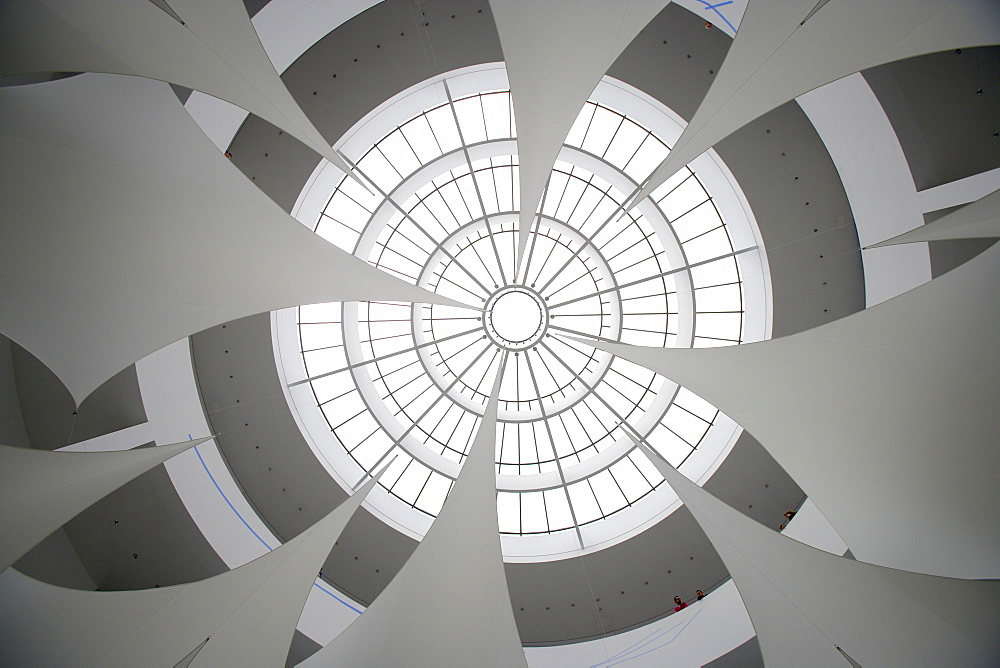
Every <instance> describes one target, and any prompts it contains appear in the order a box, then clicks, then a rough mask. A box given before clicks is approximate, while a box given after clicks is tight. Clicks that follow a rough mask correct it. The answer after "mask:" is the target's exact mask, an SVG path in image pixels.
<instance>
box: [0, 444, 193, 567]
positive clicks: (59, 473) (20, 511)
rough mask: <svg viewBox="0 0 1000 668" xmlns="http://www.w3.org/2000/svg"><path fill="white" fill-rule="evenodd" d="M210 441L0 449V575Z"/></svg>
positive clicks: (2, 447) (3, 446) (4, 447)
mask: <svg viewBox="0 0 1000 668" xmlns="http://www.w3.org/2000/svg"><path fill="white" fill-rule="evenodd" d="M209 438H211V437H209V436H206V437H205V438H201V439H198V440H196V441H187V442H184V443H174V444H173V445H164V446H161V447H158V448H143V449H141V450H130V451H125V452H50V451H48V450H31V449H29V448H12V447H9V446H6V445H0V536H3V540H2V541H0V571H3V570H5V569H6V568H7V567H9V566H10V565H11V564H13V563H14V562H16V561H17V560H18V559H20V558H21V557H22V556H24V555H25V554H26V553H27V552H28V551H29V550H31V548H33V547H34V546H35V545H37V544H38V543H40V542H41V541H42V540H44V539H45V537H46V536H48V535H49V534H51V533H52V532H53V531H55V530H56V529H58V528H59V527H61V526H62V525H64V524H66V522H69V521H70V520H71V519H73V518H74V517H76V516H77V515H78V514H80V513H81V512H82V511H84V510H86V509H87V508H89V507H90V506H92V505H93V504H94V503H96V502H97V501H99V500H100V499H103V498H104V497H105V496H107V495H108V494H110V493H111V492H113V491H115V490H116V489H118V488H119V487H121V486H122V485H124V484H125V483H127V482H129V481H131V480H132V479H134V478H136V477H138V476H140V475H142V474H143V473H145V472H146V471H148V470H149V469H151V468H153V467H154V466H157V465H159V464H162V463H163V462H164V461H166V460H167V459H170V458H171V457H173V456H174V455H179V454H180V453H182V452H184V451H185V450H188V449H189V448H192V447H194V446H196V445H198V444H199V443H204V442H205V441H207V440H208V439H209ZM136 445H139V444H138V443H137V444H136Z"/></svg>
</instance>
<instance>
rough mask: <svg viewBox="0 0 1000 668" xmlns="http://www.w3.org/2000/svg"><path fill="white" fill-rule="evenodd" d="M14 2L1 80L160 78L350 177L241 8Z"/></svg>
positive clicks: (224, 0)
mask: <svg viewBox="0 0 1000 668" xmlns="http://www.w3.org/2000/svg"><path fill="white" fill-rule="evenodd" d="M169 6H170V7H171V8H172V9H173V10H174V12H175V13H176V15H177V16H178V17H179V18H180V20H181V21H183V23H181V22H179V21H177V20H176V19H175V18H174V17H173V16H171V14H170V13H168V12H166V11H164V10H163V9H161V8H160V7H157V6H156V5H155V4H154V3H152V2H138V1H136V2H117V1H115V0H88V1H87V2H65V1H63V0H30V1H28V0H15V1H12V2H5V3H3V6H2V8H0V42H2V43H3V44H4V58H3V61H2V64H0V76H9V75H14V74H22V73H35V72H104V73H110V74H129V75H136V76H141V77H148V78H150V79H159V80H160V81H168V82H170V83H174V84H178V85H181V86H184V87H186V88H192V89H194V90H198V91H201V92H203V93H207V94H209V95H212V96H214V97H217V98H220V99H222V100H226V101H227V102H230V103H232V104H235V105H236V106H238V107H242V108H244V109H246V110H247V111H249V112H251V113H253V114H256V115H257V116H260V117H261V118H263V119H264V120H266V121H268V122H269V123H272V124H274V125H276V126H277V127H279V128H281V129H283V130H285V131H286V132H288V133H289V134H291V135H293V136H294V137H296V138H298V139H299V140H300V141H302V142H303V143H304V144H305V145H306V146H309V147H311V148H312V149H313V150H314V151H316V152H317V153H319V154H320V155H321V156H323V157H324V158H326V159H327V160H329V161H330V162H332V163H333V164H335V165H336V166H337V167H338V168H340V169H341V170H343V171H344V172H346V173H350V169H349V168H348V167H347V164H346V163H345V162H344V161H343V160H342V159H341V158H340V156H339V155H337V153H336V152H335V151H334V150H333V149H331V148H330V143H329V142H328V141H326V139H324V138H323V136H322V135H320V133H319V131H318V130H317V129H316V127H315V126H314V125H313V124H312V122H311V121H310V120H309V119H308V118H306V115H305V113H303V111H302V109H301V108H300V107H299V105H298V103H296V102H295V100H294V99H293V98H292V96H291V94H290V93H289V92H288V89H287V88H285V84H284V83H283V82H282V81H281V79H280V78H279V77H278V73H277V72H276V71H275V69H274V66H273V65H272V64H271V61H270V59H269V58H268V56H267V53H266V52H265V51H264V47H262V46H261V43H260V40H259V39H258V37H257V33H256V32H255V31H254V27H253V24H252V23H251V22H250V17H249V16H248V15H247V12H246V8H245V7H244V5H243V3H242V2H240V0H212V2H204V0H171V1H170V3H169Z"/></svg>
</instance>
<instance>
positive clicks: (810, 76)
mask: <svg viewBox="0 0 1000 668" xmlns="http://www.w3.org/2000/svg"><path fill="white" fill-rule="evenodd" d="M817 4H818V3H817V2H816V0H788V1H787V2H773V1H768V0H753V1H751V2H750V3H749V5H748V6H747V9H746V12H745V13H744V15H743V20H742V21H741V22H740V26H739V32H738V33H736V38H735V39H734V40H733V45H732V46H731V47H730V49H729V53H728V54H727V55H726V60H725V62H724V63H723V65H722V68H721V69H720V70H719V73H718V74H717V75H716V77H715V81H714V82H713V83H712V87H711V88H710V89H709V91H708V93H707V94H706V95H705V99H704V100H702V103H701V105H700V106H699V107H698V110H697V111H696V112H695V114H694V116H693V117H692V119H691V122H690V123H689V124H688V126H687V128H686V129H685V130H684V132H683V133H682V134H681V136H680V138H679V139H678V140H677V143H676V144H674V147H673V150H672V151H671V153H670V154H669V155H668V156H667V157H666V159H665V160H664V161H663V162H662V163H661V164H660V166H659V167H657V168H656V170H655V171H654V172H653V174H652V175H650V177H649V178H648V179H647V181H646V183H644V184H643V188H642V190H641V191H640V193H639V195H638V196H637V197H636V198H635V200H634V202H637V201H640V200H641V199H642V198H644V197H646V196H647V195H649V194H650V193H651V192H653V191H654V190H656V188H657V187H659V186H660V185H661V184H663V183H664V182H665V181H666V180H667V179H669V178H670V177H671V176H673V175H674V173H676V172H677V171H678V170H679V169H681V168H682V167H683V166H684V165H686V164H688V163H689V162H691V161H692V160H694V159H695V158H697V157H698V156H699V155H701V154H702V153H704V152H705V151H707V150H708V149H709V148H711V147H712V146H714V145H715V144H716V143H718V142H720V141H721V140H723V139H725V138H726V137H727V136H729V135H730V134H732V133H733V132H735V131H736V130H738V129H740V128H741V127H743V126H744V125H746V124H747V123H749V122H750V121H752V120H754V119H755V118H757V117H759V116H761V115H763V114H765V113H767V112H768V111H770V110H772V109H774V108H776V107H779V106H781V105H782V104H784V103H785V102H788V101H789V100H793V99H795V98H796V97H798V96H799V95H802V94H803V93H805V92H807V91H810V90H812V89H814V88H817V87H819V86H822V85H824V84H827V83H830V82H831V81H835V80H837V79H840V78H841V77H845V76H847V75H849V74H853V73H855V72H860V71H861V70H865V69H867V68H869V67H874V66H876V65H881V64H884V63H888V62H892V61H894V60H902V59H904V58H911V57H913V56H919V55H922V54H925V53H934V52H935V51H943V50H945V49H952V48H956V47H971V46H982V45H987V44H995V43H997V42H1000V4H997V3H996V2H995V1H994V0H910V1H909V2H906V3H895V2H870V1H869V0H831V1H830V2H827V3H825V4H823V5H822V7H820V9H819V10H818V11H816V12H815V13H814V14H812V15H810V12H811V11H812V10H813V8H814V7H816V6H817ZM806 17H808V20H805V19H806ZM803 21H805V22H804V24H803V23H802V22H803Z"/></svg>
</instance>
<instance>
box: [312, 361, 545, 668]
mask: <svg viewBox="0 0 1000 668" xmlns="http://www.w3.org/2000/svg"><path fill="white" fill-rule="evenodd" d="M503 367H504V362H501V364H500V370H499V371H498V373H497V380H496V382H495V383H494V386H493V391H492V393H491V394H490V399H489V402H488V403H487V406H486V412H485V414H484V416H483V419H482V422H481V423H480V426H479V431H478V433H477V434H476V438H475V440H474V441H473V443H472V446H471V447H470V450H469V456H468V458H467V459H466V461H465V464H464V465H463V466H462V471H461V474H460V475H459V477H458V480H456V481H455V484H454V486H453V487H452V489H451V492H450V493H449V494H448V498H447V499H446V500H445V503H444V507H442V509H441V512H440V513H439V514H438V516H437V519H436V520H435V521H434V524H432V525H431V528H430V530H429V531H428V532H427V535H426V536H424V539H423V540H422V541H421V542H420V544H419V545H418V546H417V549H416V550H415V551H414V552H413V555H412V556H410V558H409V560H408V561H407V562H406V564H404V565H403V568H402V569H401V570H400V571H399V573H398V574H397V575H396V577H395V578H393V580H392V582H390V583H389V585H388V586H387V587H386V588H385V589H384V590H383V591H382V593H381V594H380V595H379V597H378V598H376V599H375V601H374V602H373V603H372V604H371V606H370V607H369V608H368V609H367V610H365V612H364V613H363V614H362V615H361V617H359V618H358V619H357V621H355V622H354V623H353V624H351V626H349V627H347V629H346V630H345V631H344V632H343V633H341V634H340V635H339V636H337V637H336V638H335V639H334V640H333V642H331V643H330V644H329V645H327V646H326V647H324V648H323V649H321V650H320V651H319V652H317V653H316V654H314V655H313V656H312V657H310V658H309V659H307V660H306V661H305V662H304V663H303V664H301V665H303V666H327V665H337V666H406V665H410V666H474V665H475V666H526V665H527V664H526V662H525V658H524V650H523V649H522V648H521V641H520V638H519V637H518V633H517V626H516V624H515V622H514V613H513V611H512V610H511V607H510V594H509V592H508V590H507V578H506V575H505V573H504V567H503V556H502V554H501V550H500V533H499V527H498V524H497V511H496V464H495V457H496V426H497V424H496V422H497V405H498V397H499V393H500V382H501V380H502V377H503V371H502V369H503Z"/></svg>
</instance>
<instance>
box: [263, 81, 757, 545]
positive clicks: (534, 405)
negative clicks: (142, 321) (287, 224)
mask: <svg viewBox="0 0 1000 668" xmlns="http://www.w3.org/2000/svg"><path fill="white" fill-rule="evenodd" d="M681 128H682V125H681V123H680V121H679V118H678V117H676V115H675V114H673V113H672V112H670V111H669V110H668V109H666V108H664V107H663V106H662V105H660V104H659V103H657V102H654V101H652V100H651V98H648V97H647V96H645V95H643V94H642V93H641V92H639V91H637V90H635V89H633V88H631V87H628V86H626V85H624V84H622V83H621V82H617V81H614V80H611V79H607V78H606V79H605V81H604V82H602V84H601V85H600V86H599V87H598V89H597V90H596V91H595V94H594V96H593V98H592V99H591V101H590V102H588V103H587V104H586V105H585V107H584V109H583V110H582V111H581V113H580V115H579V118H578V119H577V122H576V123H575V125H574V127H573V129H572V131H571V132H570V134H569V136H568V137H567V139H566V142H565V145H564V147H563V149H562V152H561V153H560V156H559V159H558V161H557V162H556V164H555V166H554V168H553V170H552V173H551V175H550V177H549V180H548V183H547V186H546V189H545V192H544V194H543V198H542V202H541V205H540V206H539V208H538V211H537V215H536V217H535V220H534V223H533V225H532V227H531V233H530V235H529V238H528V243H527V247H526V251H525V255H524V259H523V262H522V263H521V266H517V263H516V255H517V244H518V215H519V210H520V202H519V201H518V160H517V143H516V125H515V120H514V116H513V111H512V106H511V101H510V95H509V92H508V91H507V85H506V77H505V72H504V70H503V68H502V66H500V67H497V66H492V67H479V68H475V69H472V70H461V71H458V72H454V73H451V74H449V75H446V76H444V77H439V78H436V79H434V80H431V81H428V82H425V83H423V84H420V85H418V86H415V87H414V88H412V89H410V90H408V91H406V92H404V93H402V94H401V95H399V96H397V97H396V98H394V99H393V100H390V101H389V102H387V103H386V104H383V105H382V106H380V107H379V108H378V109H376V110H375V111H374V112H372V113H371V114H370V115H369V116H368V117H366V118H365V119H364V120H363V121H361V122H360V123H359V124H358V125H357V126H356V127H355V128H354V129H353V130H352V131H351V132H350V133H349V134H348V135H347V137H345V140H344V141H343V142H341V145H340V149H341V150H342V151H343V153H344V154H345V155H346V156H347V158H348V159H349V160H350V161H351V163H352V164H356V166H357V171H358V173H359V174H360V175H362V176H363V178H364V179H365V180H366V181H367V182H368V183H369V186H368V189H367V190H366V189H365V188H364V187H362V186H360V185H359V184H358V183H357V182H355V181H354V180H352V179H349V178H345V177H344V176H343V174H342V173H340V172H339V171H338V170H336V169H335V168H333V167H331V166H329V165H321V166H320V167H319V168H317V171H316V172H315V173H314V174H313V177H312V178H311V179H310V180H309V182H308V183H307V186H306V188H305V189H304V190H303V193H302V195H301V196H300V198H299V202H298V203H297V204H296V208H295V210H294V211H293V213H294V214H295V215H296V217H297V218H298V219H299V220H300V221H302V222H303V223H304V224H307V225H309V226H310V227H311V228H313V229H314V230H315V231H316V232H317V233H318V234H320V235H321V236H323V237H324V238H326V239H327V240H329V241H330V242H332V243H334V244H336V245H338V246H340V247H341V248H344V249H346V250H349V251H351V252H352V253H353V254H355V255H356V256H358V257H361V258H364V259H366V260H368V261H369V262H370V263H371V264H373V265H375V266H377V267H379V268H381V269H383V270H384V271H387V272H390V273H392V274H394V275H396V276H399V277H401V278H403V279H405V280H407V281H410V282H412V283H415V284H418V285H420V286H422V287H425V288H427V289H429V290H432V291H435V292H437V293H440V294H442V295H445V296H448V297H451V298H453V299H455V300H457V301H460V302H463V303H466V304H468V305H470V306H472V307H474V308H473V309H460V308H453V307H446V306H438V305H429V304H409V303H393V302H360V303H329V304H316V305H309V306H302V307H299V308H297V309H289V310H286V311H283V312H279V314H278V316H277V317H276V319H275V339H276V342H277V346H276V349H277V350H278V351H279V353H278V354H279V360H278V362H279V369H282V370H283V371H284V373H285V375H286V382H287V384H289V385H290V388H291V389H290V392H289V399H290V401H291V402H292V405H293V408H294V410H293V413H295V415H296V417H297V419H298V420H299V424H300V427H301V428H302V430H303V433H304V434H305V435H306V437H307V440H308V441H309V442H310V444H311V446H312V447H313V450H314V451H315V452H316V454H317V456H318V458H319V459H320V461H321V462H323V463H324V465H325V466H326V467H327V469H328V470H329V471H330V472H331V474H332V475H333V476H334V478H335V479H337V480H338V481H339V482H340V484H341V485H342V486H344V487H345V488H346V489H352V488H355V487H356V486H357V485H358V484H360V483H361V482H362V481H363V480H364V479H365V478H366V477H367V476H368V475H369V474H371V473H372V472H374V471H376V470H378V469H380V468H382V467H383V466H384V465H386V464H388V469H387V470H386V473H385V474H384V476H383V477H382V479H381V485H380V488H379V492H378V493H375V494H373V495H372V496H370V497H369V500H368V501H367V502H366V505H367V506H368V507H369V509H370V510H372V511H373V512H375V513H376V514H378V515H379V516H381V517H382V518H383V519H385V520H386V521H387V522H389V523H390V524H392V525H393V526H396V527H397V528H399V529H401V530H403V531H405V532H407V533H409V534H410V535H413V536H415V537H420V536H422V535H423V533H424V532H425V531H426V529H427V528H428V527H429V525H430V522H431V521H432V520H433V517H434V516H436V514H437V512H438V511H439V510H440V508H441V506H442V504H443V503H444V499H445V497H446V496H447V494H448V492H449V490H450V488H451V485H452V483H453V482H454V480H455V478H456V477H457V475H458V473H459V470H460V468H461V465H462V463H463V461H464V458H465V456H466V453H467V451H468V448H469V447H470V445H471V443H472V439H473V437H474V435H475V433H476V431H477V429H478V426H479V422H480V417H481V415H482V413H483V410H484V408H485V403H486V400H487V395H488V393H489V390H490V387H491V385H492V380H493V378H494V376H495V374H496V373H497V370H498V367H499V366H500V365H501V364H503V365H504V380H503V384H502V387H501V393H500V410H499V424H498V433H497V451H496V462H497V474H498V477H497V510H498V519H499V525H500V532H501V541H502V544H503V548H504V554H505V558H506V559H507V560H531V561H533V560H546V559H553V558H560V557H568V556H574V555H577V554H580V553H581V551H590V550H594V549H600V548H602V547H607V546H609V545H612V544H614V543H616V542H618V541H620V540H623V539H625V538H627V537H628V536H630V535H633V534H634V533H636V532H638V531H641V530H642V529H643V528H645V527H646V526H649V525H650V524H651V523H653V522H655V521H656V520H657V519H658V518H660V517H662V516H664V515H665V514H667V513H669V512H672V510H674V509H675V508H676V507H677V506H679V501H678V500H677V497H676V496H675V495H674V493H673V491H672V490H670V488H669V486H667V485H664V484H663V479H662V477H661V476H660V475H659V473H658V472H657V471H656V470H655V468H654V467H653V466H652V465H651V464H650V463H649V462H648V460H647V459H646V457H645V456H644V455H643V454H642V452H641V451H640V450H639V449H637V447H636V443H637V442H639V441H645V442H646V443H647V444H648V445H650V446H651V447H653V448H654V449H656V450H657V451H658V452H660V453H661V454H663V455H664V456H665V457H666V458H667V460H668V461H670V462H671V463H672V464H673V465H674V466H677V467H678V468H680V469H681V470H682V471H683V472H684V473H685V474H686V475H688V476H689V477H691V478H692V479H694V480H696V481H699V482H700V481H704V480H705V479H707V477H708V476H710V475H711V473H712V472H714V470H715V468H716V467H717V466H718V464H719V463H720V462H721V460H722V459H723V458H724V457H725V455H726V454H728V451H729V449H730V448H731V447H732V445H733V443H734V442H735V439H736V438H737V437H738V436H739V433H740V429H739V427H738V426H737V425H735V423H733V422H732V421H731V420H730V419H729V418H727V417H726V416H725V415H723V414H721V413H720V412H719V411H718V410H717V409H716V408H715V407H714V406H712V405H710V404H708V403H707V402H705V401H704V400H702V399H701V398H700V397H698V396H696V395H694V394H693V393H691V392H689V391H687V390H686V389H684V388H682V387H678V386H677V385H676V384H675V383H673V382H672V381H670V380H668V379H666V378H664V377H662V376H658V375H656V374H654V373H653V372H651V371H649V370H647V369H645V368H642V367H639V366H636V365H634V364H632V363H630V362H628V361H626V360H624V359H621V358H618V357H616V356H614V355H610V354H608V353H605V352H603V351H599V350H596V349H595V348H593V347H592V346H589V345H587V344H586V343H584V342H582V341H581V340H580V338H581V337H582V338H601V339H605V340H609V341H621V342H625V343H631V344H635V345H646V346H658V347H664V346H665V347H704V346H719V345H736V344H739V343H744V342H748V341H755V340H761V339H763V338H766V337H767V336H768V335H769V323H770V299H769V287H768V279H767V270H766V259H765V256H764V254H763V253H762V252H760V250H759V249H760V245H759V243H758V233H757V229H756V223H755V222H754V221H753V219H752V216H751V214H750V212H749V207H748V206H747V205H746V203H745V201H744V200H743V198H742V193H740V191H739V187H738V186H737V184H736V183H735V182H734V181H733V179H732V177H731V176H730V175H729V174H728V171H727V170H726V169H725V166H724V165H723V164H722V163H721V161H719V160H718V158H717V157H716V156H714V154H706V156H704V157H703V159H700V160H699V161H696V162H695V163H692V167H691V168H685V169H684V170H682V172H680V173H678V174H677V175H676V176H675V177H673V178H672V179H671V180H670V181H668V182H667V183H665V184H664V185H663V186H661V187H660V188H659V189H658V190H657V191H656V192H654V193H653V195H652V196H651V197H650V198H648V199H647V200H646V201H644V202H641V203H640V204H639V205H638V206H636V207H634V208H632V209H631V210H630V211H628V212H627V213H623V211H622V207H623V205H624V204H625V203H626V202H627V200H628V198H629V197H630V196H631V195H633V194H634V193H635V191H636V190H637V188H638V186H639V184H640V183H641V182H642V181H643V179H645V178H646V177H647V176H648V175H649V174H650V172H651V171H652V170H653V169H654V168H655V167H656V166H657V165H658V164H659V163H660V161H661V160H662V159H663V158H664V157H665V156H666V154H667V152H668V151H669V144H670V142H671V141H672V140H673V138H675V137H676V135H677V134H679V132H680V130H681ZM306 388H308V392H307V393H306V392H304V390H305V389H306ZM293 391H294V396H293ZM390 462H391V463H390Z"/></svg>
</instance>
